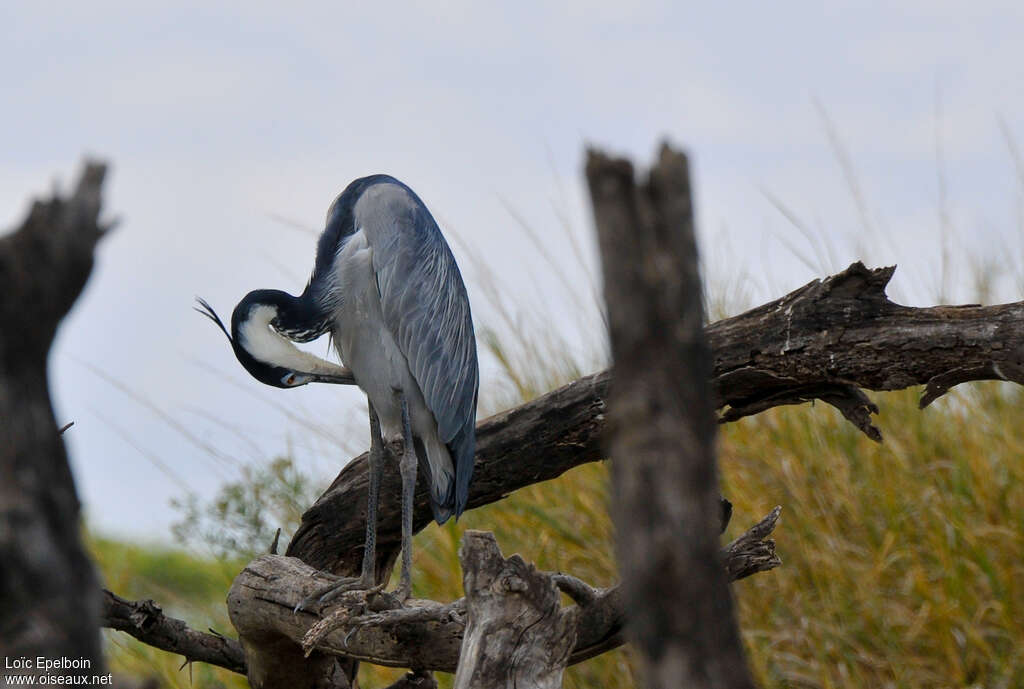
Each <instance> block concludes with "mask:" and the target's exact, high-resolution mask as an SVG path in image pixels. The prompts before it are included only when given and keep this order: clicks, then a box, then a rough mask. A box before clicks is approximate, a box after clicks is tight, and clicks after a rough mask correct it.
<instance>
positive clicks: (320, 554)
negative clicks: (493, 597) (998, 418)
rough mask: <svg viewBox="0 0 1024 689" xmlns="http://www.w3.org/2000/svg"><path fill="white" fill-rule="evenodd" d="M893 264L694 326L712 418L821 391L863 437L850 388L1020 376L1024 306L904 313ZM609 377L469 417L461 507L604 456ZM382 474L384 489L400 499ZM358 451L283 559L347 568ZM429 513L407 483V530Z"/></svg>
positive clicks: (362, 477)
mask: <svg viewBox="0 0 1024 689" xmlns="http://www.w3.org/2000/svg"><path fill="white" fill-rule="evenodd" d="M893 270H894V269H893V268H879V269H875V270H868V269H867V268H865V267H864V266H863V265H862V264H860V263H854V264H853V265H851V266H850V267H849V268H847V269H846V270H845V271H843V272H842V273H839V274H837V275H833V276H831V277H829V278H825V279H823V280H815V281H813V282H811V283H808V284H807V285H805V286H804V287H801V288H800V289H798V290H795V291H794V292H791V293H790V294H788V295H786V296H785V297H783V298H781V299H777V300H775V301H773V302H770V303H768V304H765V305H764V306H760V307H758V308H756V309H753V310H751V311H748V312H746V313H744V314H741V315H739V316H735V317H733V318H728V319H725V320H723V321H719V322H717V323H713V324H711V325H709V326H707V327H706V328H705V332H706V333H707V337H708V341H709V343H710V345H711V351H712V362H713V374H712V379H711V386H712V390H713V392H714V397H715V400H716V402H715V405H716V408H719V409H724V411H723V413H722V416H721V417H720V418H721V420H725V421H732V420H735V419H738V418H740V417H743V416H747V415H750V414H754V413H757V412H758V411H762V410H764V409H768V408H770V407H773V406H778V405H783V404H795V403H799V402H804V401H808V400H811V399H815V398H818V399H824V400H825V401H827V402H829V403H830V404H834V405H835V406H837V407H839V408H840V409H841V410H842V411H843V413H844V414H846V415H847V417H849V418H852V420H853V421H854V422H855V423H857V425H858V426H859V427H860V428H862V429H863V430H865V432H867V433H868V434H869V435H870V436H871V437H873V438H878V437H880V435H879V433H878V431H877V429H874V427H873V426H872V425H871V423H870V420H869V412H872V411H874V406H873V405H872V404H871V402H870V401H869V400H868V399H867V397H865V396H864V395H863V393H862V392H861V391H860V390H859V389H858V388H867V389H871V390H897V389H902V388H906V387H910V386H913V385H927V388H926V390H925V393H924V396H923V397H922V400H921V402H922V406H923V405H926V404H927V403H929V402H931V401H932V400H933V399H935V397H937V396H938V395H940V394H941V393H943V392H945V391H946V390H948V389H949V387H950V386H952V385H955V384H957V383H961V382H965V381H968V380H994V379H1003V380H1012V381H1015V382H1018V383H1024V302H1016V303H1013V304H1005V305H1001V306H984V307H982V306H958V307H952V306H936V307H931V308H910V307H905V306H899V305H897V304H894V303H892V302H891V301H889V299H888V298H887V297H886V295H885V286H886V285H887V284H888V282H889V279H890V278H891V277H892V273H893ZM610 381H611V375H610V373H609V372H607V371H605V372H602V373H597V374H594V375H590V376H586V377H584V378H581V379H580V380H578V381H576V382H574V383H571V384H569V385H566V386H564V387H562V388H559V389H558V390H554V391H552V392H550V393H548V394H547V395H544V396H542V397H539V398H537V399H535V400H533V401H531V402H528V403H526V404H524V405H522V406H520V407H517V408H515V409H511V410H509V411H506V412H502V413H500V414H497V415H495V416H492V417H490V418H489V419H486V420H484V421H482V422H481V423H480V424H479V425H478V426H477V438H478V443H477V456H476V469H475V473H474V477H473V485H472V486H471V487H470V496H469V505H470V507H471V508H472V507H479V506H481V505H485V504H488V503H491V502H494V501H496V500H500V499H501V498H503V497H505V496H506V495H508V494H509V493H511V492H513V491H515V490H517V489H519V488H522V487H524V486H527V485H530V484H532V483H537V482H540V481H545V480H548V479H551V478H555V477H557V476H560V475H561V474H563V473H564V472H565V471H568V470H569V469H571V468H573V467H575V466H578V465H580V464H584V463H586V462H594V461H598V460H600V459H604V458H605V457H606V453H605V451H604V449H603V447H602V445H601V438H602V433H603V431H604V425H605V400H606V398H607V394H608V386H609V383H610ZM397 476H398V474H397V471H395V472H387V473H386V474H385V477H384V485H383V487H382V490H381V494H382V495H397V494H398V492H397V491H398V488H399V486H398V478H397ZM366 481H367V475H366V455H365V454H364V455H361V456H360V457H357V458H356V459H354V460H353V461H351V462H350V463H349V464H347V465H346V466H345V468H344V469H342V470H341V473H340V474H339V475H338V477H337V478H336V479H335V480H334V482H333V483H332V484H331V486H330V487H329V488H328V489H327V491H326V492H325V493H324V494H323V495H322V496H321V497H320V499H319V500H317V502H316V503H315V504H314V505H313V506H312V507H311V508H310V509H309V510H308V511H307V512H306V514H305V515H304V516H303V522H302V526H301V527H300V529H299V530H298V531H297V532H296V534H295V536H294V537H293V538H292V541H291V543H290V544H289V546H288V550H287V553H288V554H289V555H292V556H295V557H299V558H301V559H302V560H304V561H306V562H308V563H309V564H311V565H314V566H315V567H318V568H320V569H325V570H328V571H332V572H335V573H337V574H347V575H354V574H358V571H359V566H360V563H361V560H362V546H363V537H364V535H365V534H364V525H363V515H364V514H365V513H366V488H367V484H366ZM430 519H431V513H430V507H429V505H428V504H427V494H426V490H425V488H424V487H423V485H422V484H421V485H420V486H419V487H418V488H417V494H416V505H415V517H414V529H416V530H420V529H422V528H423V527H424V526H426V525H427V524H428V523H429V522H430ZM399 523H400V522H399V510H398V504H397V501H395V502H391V501H387V500H385V501H382V502H381V505H380V525H379V527H378V541H377V558H378V566H377V573H378V575H379V576H386V575H387V573H388V572H390V568H391V565H392V564H393V562H394V558H395V555H396V553H397V550H398V547H399V540H400V539H399V536H400V534H399Z"/></svg>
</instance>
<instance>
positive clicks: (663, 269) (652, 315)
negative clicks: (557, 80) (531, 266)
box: [587, 145, 754, 689]
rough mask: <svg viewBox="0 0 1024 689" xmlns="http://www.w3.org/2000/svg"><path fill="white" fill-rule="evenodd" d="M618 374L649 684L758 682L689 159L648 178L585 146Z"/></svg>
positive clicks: (632, 586) (616, 476)
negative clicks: (731, 564)
mask: <svg viewBox="0 0 1024 689" xmlns="http://www.w3.org/2000/svg"><path fill="white" fill-rule="evenodd" d="M587 183H588V186H589V187H590V198H591V201H592V204H593V207H594V224H595V225H596V226H597V236H598V240H599V245H600V247H601V265H602V267H603V273H604V297H605V302H606V304H607V307H608V330H609V334H610V339H611V350H612V360H613V362H614V364H613V371H614V379H613V383H612V388H611V393H612V395H611V401H610V404H609V407H610V412H609V415H608V425H609V431H610V433H609V439H608V446H609V450H610V453H611V459H612V486H613V500H612V506H613V514H614V517H615V528H616V532H617V538H616V542H617V550H618V555H619V572H620V573H621V576H622V580H623V585H622V587H623V591H624V594H625V602H626V609H627V610H628V611H629V617H628V624H627V628H626V631H627V635H628V636H629V637H630V638H631V639H632V640H633V641H634V642H635V648H636V650H637V651H638V655H639V657H640V659H641V665H642V668H643V672H644V675H645V677H646V685H647V686H650V687H655V688H664V689H668V688H669V687H672V688H675V687H679V686H685V687H736V688H738V689H747V688H752V687H753V686H754V685H753V680H752V679H751V677H750V673H749V671H748V670H747V666H746V660H745V658H744V653H743V646H742V644H741V642H740V634H739V628H738V626H737V623H736V618H735V614H734V612H733V601H732V596H731V594H730V591H729V587H728V586H727V582H726V578H725V577H724V576H723V573H722V568H721V565H720V563H719V558H718V544H717V540H718V527H719V524H720V520H719V519H717V518H716V517H715V508H716V507H718V506H719V502H718V471H717V468H716V464H715V449H714V440H715V419H714V411H713V407H712V401H711V399H712V398H711V388H710V385H709V381H710V379H711V352H710V350H709V348H708V345H707V341H706V338H705V334H704V329H703V327H702V324H703V321H704V307H703V297H702V290H701V280H700V271H699V269H698V259H697V239H696V236H695V234H694V221H693V205H692V198H691V195H690V170H689V162H688V161H687V159H686V156H685V155H684V154H683V153H681V152H678V151H674V150H672V149H671V148H669V146H668V145H664V146H662V149H661V154H660V156H659V159H658V161H657V162H656V163H655V165H654V167H652V168H651V170H650V172H649V173H647V174H645V175H644V179H643V180H642V181H639V182H638V181H637V180H636V178H635V175H634V172H633V165H632V164H631V163H630V162H629V161H628V160H625V159H622V158H610V157H608V156H606V155H604V154H603V153H600V152H597V151H593V150H592V151H590V153H589V155H588V158H587Z"/></svg>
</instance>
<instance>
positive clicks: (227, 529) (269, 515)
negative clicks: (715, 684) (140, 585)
mask: <svg viewBox="0 0 1024 689" xmlns="http://www.w3.org/2000/svg"><path fill="white" fill-rule="evenodd" d="M316 485H318V484H317V483H316V482H315V481H312V480H311V479H310V477H309V476H306V475H305V474H303V473H302V472H300V471H299V470H298V468H296V466H295V464H294V463H293V462H292V460H291V459H288V458H285V457H279V458H277V459H274V460H273V461H271V462H269V463H267V464H262V465H255V466H246V467H243V468H242V476H241V478H240V479H239V480H238V481H234V482H232V483H228V484H226V485H224V486H223V487H222V488H221V489H220V490H219V491H218V493H217V496H216V497H215V498H214V499H213V501H212V502H209V503H207V504H203V503H202V502H201V501H200V499H199V498H198V497H197V496H196V495H195V494H194V493H193V494H190V495H188V496H186V497H185V498H183V499H182V500H176V501H174V502H173V503H172V504H173V506H174V507H175V508H176V509H177V510H178V511H179V512H181V513H182V520H181V521H180V522H178V523H176V524H174V526H173V527H172V528H171V530H172V533H173V534H174V537H175V539H176V540H177V541H178V542H179V543H181V544H183V545H200V544H202V545H204V546H206V547H208V548H209V549H210V550H211V552H213V553H214V555H215V556H216V557H218V558H231V557H237V558H242V559H246V560H249V559H252V558H253V557H254V556H255V555H256V554H257V553H261V552H266V551H267V549H268V548H269V547H270V544H271V542H272V541H273V539H274V534H275V533H276V531H277V529H278V528H280V529H281V532H282V534H284V537H283V540H282V542H283V543H287V542H288V539H287V535H288V534H291V533H294V531H295V529H296V528H298V525H299V522H300V521H301V519H302V512H303V511H304V510H305V509H306V508H307V507H309V506H310V505H311V504H313V501H314V500H315V499H316V497H317V491H316V489H315V486H316Z"/></svg>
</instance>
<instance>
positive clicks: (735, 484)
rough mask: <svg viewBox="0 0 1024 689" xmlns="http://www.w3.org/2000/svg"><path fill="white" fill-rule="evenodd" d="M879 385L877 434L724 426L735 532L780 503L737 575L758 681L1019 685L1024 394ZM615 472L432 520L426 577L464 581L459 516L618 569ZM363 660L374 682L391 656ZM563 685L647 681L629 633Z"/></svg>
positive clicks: (507, 536) (537, 555) (776, 417)
mask: <svg viewBox="0 0 1024 689" xmlns="http://www.w3.org/2000/svg"><path fill="white" fill-rule="evenodd" d="M874 398H875V399H876V400H877V401H878V403H879V406H880V407H881V409H882V413H881V416H880V421H879V423H880V426H881V427H882V429H883V432H884V433H885V436H886V439H885V443H884V444H882V445H878V444H876V443H873V442H872V441H870V440H868V439H867V438H865V437H863V436H862V435H861V434H860V432H859V431H857V430H855V429H854V428H853V427H852V426H851V425H850V424H849V423H848V422H846V421H845V420H844V419H842V418H841V417H840V416H839V415H838V414H836V413H834V412H833V411H832V410H831V409H830V408H828V407H827V406H825V405H822V404H818V405H815V406H810V405H805V406H802V407H790V408H785V409H778V410H773V411H770V412H768V413H766V414H762V415H760V416H758V417H755V418H751V419H746V420H744V421H741V422H740V423H737V424H731V425H729V426H726V427H725V428H723V432H722V435H721V438H720V443H719V446H720V458H719V461H720V466H721V469H722V482H723V492H724V493H725V495H727V496H728V497H729V498H730V499H731V500H732V501H733V503H734V515H735V516H734V518H733V524H732V525H731V527H730V529H729V536H730V537H731V536H734V535H738V534H739V533H740V532H741V531H742V530H743V529H745V528H746V527H748V526H749V525H750V524H751V523H753V522H754V521H756V520H757V519H758V518H760V517H761V516H762V515H764V514H765V513H767V512H768V511H769V510H771V508H772V507H773V506H774V505H776V504H781V505H783V517H782V521H781V523H780V525H779V528H778V530H777V533H776V540H777V542H778V549H779V553H780V555H781V556H782V559H783V562H784V565H783V567H781V568H780V569H778V570H775V571H773V572H769V573H765V574H759V575H757V576H754V577H751V578H750V579H747V580H744V581H742V582H738V583H737V584H736V585H735V588H734V590H735V593H736V597H737V601H738V605H739V616H740V624H741V628H742V630H743V636H744V639H745V641H746V645H747V649H748V653H749V659H750V664H751V667H752V668H753V670H754V672H755V674H756V676H757V679H758V682H759V684H760V685H761V686H763V687H822V688H830V689H831V688H840V687H844V688H849V689H860V688H862V687H915V688H917V687H920V688H928V687H935V688H940V687H968V686H978V687H1022V686H1024V659H1022V656H1021V652H1022V649H1024V531H1022V525H1024V429H1022V426H1021V424H1020V421H1019V420H1020V419H1021V418H1022V417H1024V400H1022V396H1021V395H1020V393H1019V391H1017V390H1014V389H1009V388H1000V387H998V386H997V385H995V384H987V385H983V386H977V387H974V388H973V389H970V390H968V391H967V392H961V393H959V394H957V395H956V396H955V397H953V398H952V399H951V400H950V401H947V402H941V403H938V404H937V405H936V406H934V407H933V408H929V409H927V410H924V411H919V410H918V409H917V394H916V393H915V392H913V391H906V392H900V393H889V394H876V395H875V396H874ZM607 481H608V477H607V471H606V467H605V466H603V465H598V464H592V465H588V466H583V467H579V468H578V469H576V470H574V471H572V472H569V473H568V474H566V475H565V476H563V477H562V478H560V479H558V480H555V481H550V482H548V483H545V484H542V485H537V486H532V487H531V488H528V489H526V490H523V491H520V492H518V493H516V494H515V495H513V496H512V497H510V498H509V499H507V500H505V501H503V502H501V503H498V504H495V505H492V506H489V507H487V508H484V509H481V510H474V511H473V512H471V513H469V514H467V515H466V516H465V517H464V518H463V520H462V521H460V522H459V524H458V525H457V526H456V525H454V524H449V525H446V526H445V527H440V528H439V527H436V526H434V527H431V528H429V529H427V530H426V531H425V532H423V533H422V534H421V535H420V536H418V538H417V543H416V551H415V552H416V563H415V566H416V570H415V571H416V575H415V580H416V582H415V586H416V595H418V596H423V597H430V598H435V599H442V600H447V599H452V598H455V597H458V596H459V595H461V580H460V570H459V567H458V557H457V548H458V542H459V537H460V534H461V532H462V530H463V529H465V528H482V529H490V530H493V531H494V532H495V534H496V535H497V537H498V540H499V542H500V543H501V545H502V548H503V550H504V552H505V554H506V555H508V554H511V553H513V552H519V553H521V554H522V555H523V556H524V557H525V558H527V559H528V560H532V561H534V562H536V563H537V565H538V566H539V567H541V568H542V569H548V570H561V571H566V572H572V573H573V574H576V575H577V576H580V577H582V578H584V579H585V580H587V581H590V582H592V583H594V584H596V585H608V584H610V583H612V582H613V581H614V580H615V563H614V558H613V549H612V529H611V523H610V521H609V518H608V513H607V509H606V504H607V500H608V488H607ZM364 676H365V679H364V681H365V682H366V686H369V687H373V686H382V685H383V684H384V682H385V679H387V678H391V677H394V676H396V673H394V672H391V671H381V670H378V669H375V668H368V669H367V670H366V671H365V673H364ZM447 679H450V678H443V680H444V681H445V682H446V681H447ZM565 686H566V687H571V688H580V689H582V688H584V687H607V688H609V689H613V688H619V687H622V688H625V687H634V686H638V683H637V680H636V677H635V675H634V667H633V664H632V663H631V662H630V658H629V653H628V652H627V651H621V650H620V651H617V652H615V653H610V654H607V655H605V656H602V657H600V658H597V659H594V660H591V661H588V662H586V663H583V664H580V665H578V666H575V667H573V668H570V670H569V672H568V673H567V676H566V682H565Z"/></svg>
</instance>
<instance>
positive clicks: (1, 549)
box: [0, 163, 108, 676]
mask: <svg viewBox="0 0 1024 689" xmlns="http://www.w3.org/2000/svg"><path fill="white" fill-rule="evenodd" d="M105 174H106V166H105V165H103V164H102V163H87V164H86V165H85V168H84V170H83V172H82V175H81V177H80V178H79V180H78V184H77V186H76V188H75V191H74V193H73V194H72V195H71V196H70V197H68V198H61V197H59V196H54V198H52V199H50V200H48V201H38V202H36V203H34V204H33V205H32V209H31V211H30V212H29V215H28V217H27V218H26V219H25V221H24V222H23V223H22V225H21V227H20V228H19V229H18V230H17V231H15V232H13V233H11V234H9V235H7V236H5V237H3V238H2V239H0V295H3V296H2V298H0V323H3V326H2V328H0V419H2V421H0V476H2V477H3V479H2V480H0V649H2V655H4V656H5V657H6V658H7V659H8V660H10V661H14V660H16V659H18V658H21V657H24V658H27V659H29V660H31V662H32V665H31V666H30V667H22V668H18V669H17V670H16V672H18V673H19V674H28V675H33V674H34V675H42V674H45V673H44V672H43V671H42V669H40V668H39V667H38V663H37V662H36V659H37V658H38V657H40V656H42V657H43V658H47V659H49V660H54V661H56V660H59V659H61V658H68V659H73V660H79V659H80V660H81V662H80V667H81V669H80V670H79V669H75V670H72V671H70V672H69V673H67V674H74V675H86V676H92V675H99V674H103V658H102V654H101V648H100V634H99V620H100V589H99V586H98V584H97V580H96V575H95V573H94V571H93V568H92V563H91V562H90V561H89V558H88V557H87V556H86V553H85V550H84V548H83V547H82V542H81V538H80V537H79V529H80V526H81V525H80V523H79V510H80V507H79V502H78V496H77V493H76V492H75V485H74V481H73V480H72V477H71V470H70V468H69V467H68V459H67V454H66V452H65V449H64V443H63V441H62V440H61V436H60V434H59V431H58V426H57V422H56V420H55V419H54V415H53V406H52V404H51V402H50V394H49V385H48V384H47V378H46V359H47V354H48V353H49V350H50V345H51V343H52V341H53V337H54V334H55V333H56V330H57V326H58V324H59V323H60V321H61V319H62V318H64V316H65V314H67V312H68V311H69V310H70V309H71V306H72V305H73V304H74V302H75V300H76V299H77V298H78V295H79V293H80V292H81V290H82V288H83V287H84V286H85V282H86V280H87V279H88V278H89V274H90V273H91V271H92V265H93V249H94V248H95V246H96V243H97V241H99V239H100V238H101V237H102V236H103V234H104V232H105V231H106V230H107V229H108V228H107V227H105V226H103V225H102V224H101V223H100V219H99V216H100V209H101V190H102V186H103V178H104V175H105ZM86 666H87V667H86ZM6 672H8V670H6V669H5V668H4V667H0V674H5V673H6Z"/></svg>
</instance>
